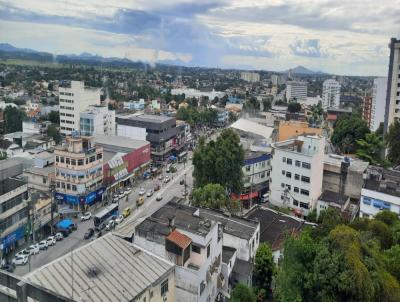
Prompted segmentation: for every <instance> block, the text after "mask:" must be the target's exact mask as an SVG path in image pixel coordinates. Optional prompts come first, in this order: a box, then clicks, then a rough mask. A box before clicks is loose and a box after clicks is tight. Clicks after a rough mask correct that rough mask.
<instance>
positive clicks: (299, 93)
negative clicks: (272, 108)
mask: <svg viewBox="0 0 400 302" xmlns="http://www.w3.org/2000/svg"><path fill="white" fill-rule="evenodd" d="M294 99H296V100H298V101H300V100H306V99H307V82H300V81H290V82H286V100H287V101H292V100H294Z"/></svg>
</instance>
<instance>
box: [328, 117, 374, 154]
mask: <svg viewBox="0 0 400 302" xmlns="http://www.w3.org/2000/svg"><path fill="white" fill-rule="evenodd" d="M367 133H369V128H368V126H367V123H366V122H365V121H364V120H362V119H361V117H359V116H358V115H355V114H353V115H344V116H342V117H340V118H339V120H338V121H337V122H336V125H335V128H334V130H333V134H332V138H331V140H332V143H333V144H334V145H335V146H336V147H337V148H338V149H339V150H340V152H342V153H354V152H356V151H357V144H356V141H357V140H361V139H364V138H365V136H366V134H367Z"/></svg>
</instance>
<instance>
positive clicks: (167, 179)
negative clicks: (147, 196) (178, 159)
mask: <svg viewBox="0 0 400 302" xmlns="http://www.w3.org/2000/svg"><path fill="white" fill-rule="evenodd" d="M169 181H170V178H169V176H168V175H167V176H165V178H164V182H165V183H168V182H169Z"/></svg>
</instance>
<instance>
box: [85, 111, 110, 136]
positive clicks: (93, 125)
mask: <svg viewBox="0 0 400 302" xmlns="http://www.w3.org/2000/svg"><path fill="white" fill-rule="evenodd" d="M115 131H116V130H115V111H114V110H108V107H107V106H100V105H93V106H89V107H88V109H86V110H85V111H83V112H81V113H80V132H81V134H82V135H85V136H94V135H96V134H101V135H115Z"/></svg>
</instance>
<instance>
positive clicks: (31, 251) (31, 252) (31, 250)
mask: <svg viewBox="0 0 400 302" xmlns="http://www.w3.org/2000/svg"><path fill="white" fill-rule="evenodd" d="M27 250H28V251H29V255H36V254H39V246H38V245H37V244H32V245H30V246H29V247H27Z"/></svg>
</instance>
